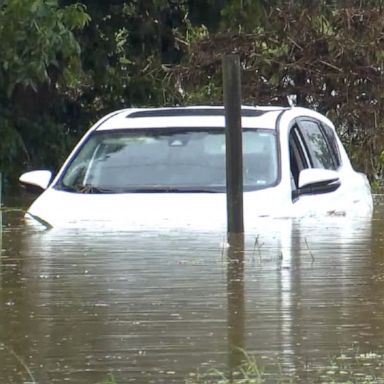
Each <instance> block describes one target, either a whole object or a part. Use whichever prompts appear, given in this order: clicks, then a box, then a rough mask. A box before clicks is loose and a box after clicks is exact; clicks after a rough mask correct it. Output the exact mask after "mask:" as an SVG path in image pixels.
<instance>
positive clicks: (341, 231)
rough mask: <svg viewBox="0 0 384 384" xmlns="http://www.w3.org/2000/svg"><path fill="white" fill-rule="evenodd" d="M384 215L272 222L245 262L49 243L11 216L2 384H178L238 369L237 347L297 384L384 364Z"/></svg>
mask: <svg viewBox="0 0 384 384" xmlns="http://www.w3.org/2000/svg"><path fill="white" fill-rule="evenodd" d="M383 213H384V208H383V207H382V206H381V205H378V207H377V209H376V212H375V217H374V219H373V220H372V222H371V221H370V220H364V221H356V219H354V220H353V221H351V220H350V219H347V218H344V217H334V218H328V219H326V220H322V221H319V220H316V219H314V218H313V219H306V220H302V221H297V220H275V221H274V220H263V221H261V222H260V226H259V230H257V231H254V232H252V233H247V234H246V236H245V238H244V250H242V249H241V247H240V248H232V249H227V248H226V247H225V245H224V244H223V243H224V239H225V236H224V234H222V233H197V232H194V233H188V232H186V231H184V232H162V231H160V230H159V231H157V232H118V231H113V232H106V231H104V232H100V231H93V232H92V231H90V230H88V231H85V230H76V229H71V230H54V229H53V230H48V231H43V230H38V229H34V228H30V227H27V226H25V225H24V224H23V221H22V215H21V213H19V212H5V213H4V214H3V223H2V228H3V231H2V246H1V254H0V361H1V364H0V382H1V383H22V382H32V381H33V380H35V381H36V382H38V383H48V382H49V383H62V382H64V381H66V380H68V381H70V382H74V383H84V384H85V383H87V384H88V383H96V382H98V381H102V380H104V379H106V377H107V374H108V372H111V373H113V375H114V377H115V378H116V381H117V382H118V383H128V382H133V383H150V382H153V383H172V382H175V383H180V382H182V381H183V378H185V377H187V376H188V374H189V373H191V372H195V371H196V369H200V370H205V369H208V368H209V367H214V368H219V369H223V370H226V369H227V368H228V367H232V368H233V367H234V366H236V365H237V364H238V363H239V359H240V354H239V350H240V349H239V348H241V349H245V350H246V351H248V352H249V353H250V354H255V355H257V356H260V357H263V356H267V357H276V358H278V359H279V361H280V364H281V366H282V369H283V370H287V371H288V370H289V371H295V372H297V375H299V376H302V375H308V374H310V372H311V367H314V366H316V365H318V364H322V362H328V359H329V357H330V356H332V355H334V354H336V353H339V352H341V351H349V350H352V349H354V348H357V347H358V348H359V349H360V350H361V351H362V352H364V351H366V352H369V351H380V352H383V351H384V346H383V343H384V338H383V337H384V325H383V324H384V322H383V320H384V300H383V297H384V260H383V247H384V246H383V239H384V236H383V235H384V221H383V220H382V217H383ZM0 239H1V238H0ZM308 372H309V373H308Z"/></svg>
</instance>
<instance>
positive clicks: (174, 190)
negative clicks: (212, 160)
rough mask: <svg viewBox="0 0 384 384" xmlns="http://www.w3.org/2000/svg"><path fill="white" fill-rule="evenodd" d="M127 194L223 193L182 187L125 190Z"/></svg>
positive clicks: (210, 189) (207, 189)
mask: <svg viewBox="0 0 384 384" xmlns="http://www.w3.org/2000/svg"><path fill="white" fill-rule="evenodd" d="M124 192H126V193H219V192H221V191H219V190H217V189H214V188H197V187H194V188H187V187H184V188H180V187H172V186H170V187H167V186H159V187H138V188H132V189H126V190H124Z"/></svg>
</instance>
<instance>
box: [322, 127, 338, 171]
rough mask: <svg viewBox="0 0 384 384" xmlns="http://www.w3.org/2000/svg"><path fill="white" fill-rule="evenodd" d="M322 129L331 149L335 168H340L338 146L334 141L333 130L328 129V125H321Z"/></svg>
mask: <svg viewBox="0 0 384 384" xmlns="http://www.w3.org/2000/svg"><path fill="white" fill-rule="evenodd" d="M322 128H323V131H324V134H325V136H326V138H327V140H328V143H329V145H330V147H331V150H332V154H333V156H334V160H335V163H336V167H340V165H341V157H340V152H339V145H338V143H337V140H336V134H335V132H334V130H333V129H332V128H331V127H329V126H328V125H325V124H322Z"/></svg>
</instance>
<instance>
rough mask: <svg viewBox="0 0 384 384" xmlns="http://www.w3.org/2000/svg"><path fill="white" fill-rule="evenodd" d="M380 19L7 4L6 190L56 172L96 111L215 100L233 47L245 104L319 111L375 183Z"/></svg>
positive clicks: (214, 6)
mask: <svg viewBox="0 0 384 384" xmlns="http://www.w3.org/2000/svg"><path fill="white" fill-rule="evenodd" d="M20 15H22V17H21V18H20ZM15 20H18V22H15ZM20 20H21V21H20ZM383 20H384V2H383V1H382V0H369V1H364V2H362V1H360V0H353V1H349V2H338V1H333V0H320V1H316V2H313V1H307V0H300V1H292V0H274V1H264V0H253V1H241V2H240V1H238V0H228V1H227V0H225V1H224V0H214V1H211V0H199V1H194V2H186V1H184V0H176V1H166V0H149V1H145V2H140V1H136V0H131V1H126V0H125V1H123V0H121V1H114V2H93V1H88V0H82V1H80V2H79V1H74V0H62V1H59V0H49V1H46V0H33V1H30V0H28V1H26V0H4V1H3V2H2V3H1V6H0V26H1V27H0V48H1V52H2V63H1V65H0V132H1V138H2V139H1V142H0V171H2V172H3V174H4V175H5V177H6V181H8V183H7V184H9V183H10V182H12V181H15V180H16V177H17V176H18V174H19V173H20V172H21V171H22V170H23V171H25V170H27V169H28V168H29V167H31V168H38V167H44V168H50V169H53V170H54V169H55V168H56V167H57V166H58V165H59V164H60V163H61V162H62V160H63V159H64V158H65V156H66V155H67V153H68V151H69V149H70V148H71V147H72V145H73V143H74V142H75V141H76V140H77V139H78V137H79V135H81V134H82V133H83V132H84V131H85V130H86V129H87V128H89V126H90V124H91V123H92V122H93V121H95V120H96V119H97V118H98V117H100V116H101V115H103V114H105V112H107V111H111V110H114V109H117V108H121V107H129V106H150V105H151V106H161V105H175V104H179V105H181V104H191V103H208V104H221V103H222V80H221V58H222V57H223V55H225V54H227V53H232V52H235V53H238V54H239V55H240V58H241V62H242V68H243V73H242V78H243V101H244V103H251V104H285V103H286V96H287V95H289V94H294V95H296V98H297V102H298V104H299V105H303V106H309V107H312V108H315V109H318V110H319V111H320V112H322V113H325V114H328V115H330V117H331V118H332V120H334V121H336V122H337V125H338V130H339V133H340V134H341V136H342V138H343V141H344V143H345V144H346V145H347V147H348V150H349V153H350V156H351V157H352V159H353V162H354V164H355V165H356V167H357V168H358V169H360V170H363V171H365V172H366V173H368V174H369V175H370V178H371V180H372V181H374V180H376V179H377V178H379V177H381V175H382V166H383V161H384V157H383V155H382V153H383V147H384V134H383V132H384V129H383V128H384V126H383V124H384V105H383V104H382V99H383V97H382V89H383V88H384V76H383V74H384V26H383ZM376 184H377V183H376Z"/></svg>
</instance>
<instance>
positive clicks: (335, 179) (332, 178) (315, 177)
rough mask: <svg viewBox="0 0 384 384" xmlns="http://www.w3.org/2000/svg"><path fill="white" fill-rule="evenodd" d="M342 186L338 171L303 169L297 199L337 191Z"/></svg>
mask: <svg viewBox="0 0 384 384" xmlns="http://www.w3.org/2000/svg"><path fill="white" fill-rule="evenodd" d="M340 185H341V183H340V179H339V174H338V173H337V172H336V171H332V170H329V169H320V168H308V169H303V170H302V171H301V172H300V174H299V186H298V189H297V191H296V197H298V196H301V195H316V194H320V193H329V192H334V191H336V189H337V188H339V187H340Z"/></svg>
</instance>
